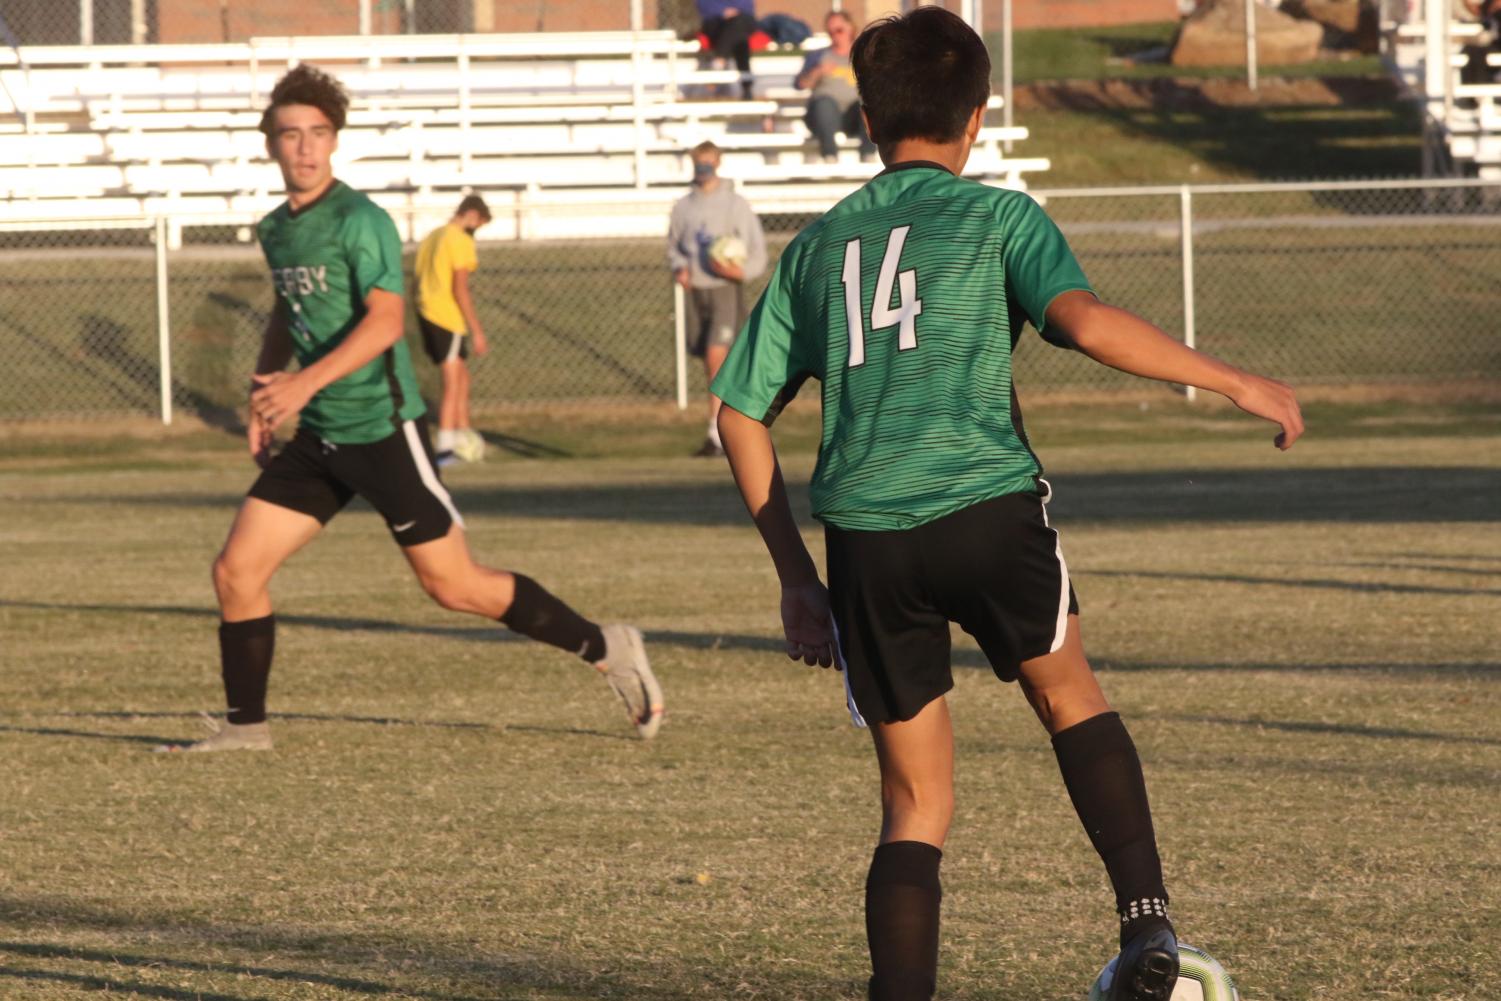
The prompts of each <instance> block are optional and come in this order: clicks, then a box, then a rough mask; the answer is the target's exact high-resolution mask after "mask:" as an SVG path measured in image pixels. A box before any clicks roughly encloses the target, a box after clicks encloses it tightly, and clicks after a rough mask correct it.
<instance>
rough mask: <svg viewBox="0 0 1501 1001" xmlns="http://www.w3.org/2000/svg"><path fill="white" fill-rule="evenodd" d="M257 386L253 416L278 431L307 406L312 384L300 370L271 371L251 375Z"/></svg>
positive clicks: (311, 396)
mask: <svg viewBox="0 0 1501 1001" xmlns="http://www.w3.org/2000/svg"><path fill="white" fill-rule="evenodd" d="M250 378H251V380H252V381H253V382H254V383H255V385H256V388H255V389H254V390H253V391H252V392H251V394H250V410H251V413H252V415H254V416H255V417H258V418H260V420H261V421H262V422H263V423H264V424H265V425H266V428H267V429H268V430H270V431H275V430H276V429H277V428H279V427H281V425H282V424H284V423H286V422H287V421H288V420H290V419H291V418H293V417H296V416H297V415H298V414H299V413H300V412H301V411H302V408H303V407H305V406H307V404H308V401H309V400H311V399H312V398H313V392H314V390H313V387H312V385H311V384H310V383H309V382H308V380H307V379H305V378H304V377H303V376H302V374H301V373H292V372H271V373H268V374H266V375H253V376H251V377H250Z"/></svg>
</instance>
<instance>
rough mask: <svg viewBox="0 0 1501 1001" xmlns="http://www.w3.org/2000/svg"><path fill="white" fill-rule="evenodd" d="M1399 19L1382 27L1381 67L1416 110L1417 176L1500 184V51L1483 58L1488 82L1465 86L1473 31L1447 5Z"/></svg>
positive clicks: (1428, 4) (1476, 30) (1426, 5)
mask: <svg viewBox="0 0 1501 1001" xmlns="http://www.w3.org/2000/svg"><path fill="white" fill-rule="evenodd" d="M1412 7H1413V9H1411V10H1409V11H1406V13H1407V14H1408V15H1409V16H1408V18H1407V19H1406V20H1401V21H1397V20H1391V21H1388V22H1387V23H1386V24H1384V25H1383V28H1384V38H1385V44H1384V52H1385V58H1386V62H1387V65H1388V67H1389V69H1390V70H1391V71H1392V73H1393V74H1394V76H1395V77H1396V78H1397V80H1398V81H1399V82H1400V84H1401V85H1402V89H1403V91H1404V92H1405V93H1406V94H1407V96H1408V97H1409V98H1411V99H1412V100H1414V101H1417V102H1419V103H1420V104H1421V105H1422V107H1423V109H1424V123H1423V131H1424V136H1423V138H1424V143H1423V173H1424V175H1425V176H1476V177H1480V178H1482V179H1484V180H1501V53H1498V52H1491V53H1488V54H1486V55H1485V56H1484V58H1485V62H1486V64H1487V68H1488V70H1489V76H1490V77H1491V81H1492V82H1486V83H1473V82H1472V83H1466V82H1464V80H1463V77H1462V72H1463V70H1464V69H1465V67H1466V65H1467V64H1468V63H1469V62H1470V60H1471V55H1470V53H1469V52H1467V51H1466V50H1467V49H1471V50H1473V49H1474V48H1475V41H1476V40H1477V39H1478V37H1479V36H1480V34H1481V26H1480V25H1479V24H1476V23H1474V22H1469V21H1459V20H1455V19H1453V18H1452V17H1451V15H1450V8H1449V6H1448V4H1447V3H1443V2H1436V0H1421V2H1418V3H1414V4H1413V5H1412Z"/></svg>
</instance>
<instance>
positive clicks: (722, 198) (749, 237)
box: [667, 177, 766, 288]
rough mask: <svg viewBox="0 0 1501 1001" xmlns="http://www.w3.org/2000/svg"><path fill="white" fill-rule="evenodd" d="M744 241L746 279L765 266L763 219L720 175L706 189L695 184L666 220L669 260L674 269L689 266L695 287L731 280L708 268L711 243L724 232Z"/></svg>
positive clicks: (725, 283) (714, 284)
mask: <svg viewBox="0 0 1501 1001" xmlns="http://www.w3.org/2000/svg"><path fill="white" fill-rule="evenodd" d="M731 235H733V236H738V237H740V239H742V240H744V241H745V249H746V251H747V252H748V255H747V257H746V259H745V265H744V268H745V279H746V281H750V280H751V279H753V278H756V277H758V276H759V275H760V274H761V272H763V271H765V270H766V237H765V235H764V234H762V232H761V220H760V219H757V218H756V213H755V212H753V211H751V207H750V203H749V202H747V201H746V200H745V199H744V198H741V197H740V196H739V195H737V194H735V188H734V185H733V184H732V183H731V182H730V181H728V180H726V179H725V178H723V177H721V178H720V179H719V186H718V187H716V188H715V189H714V190H713V191H712V192H708V193H705V192H704V191H703V190H702V189H700V188H698V187H695V188H694V189H693V190H692V191H690V192H689V193H688V194H687V195H684V196H683V197H682V198H680V199H678V202H677V204H676V205H674V206H673V207H672V218H671V221H670V222H668V224H667V263H668V265H669V266H670V267H671V268H672V270H673V271H674V272H675V271H677V270H678V269H679V268H687V269H688V273H689V276H690V279H691V281H690V283H691V284H692V286H693V287H694V288H720V287H721V286H724V285H728V284H730V282H729V279H726V278H721V277H719V276H718V275H716V274H715V273H714V272H712V271H710V270H709V244H711V243H713V242H714V240H715V239H716V238H718V237H721V236H731Z"/></svg>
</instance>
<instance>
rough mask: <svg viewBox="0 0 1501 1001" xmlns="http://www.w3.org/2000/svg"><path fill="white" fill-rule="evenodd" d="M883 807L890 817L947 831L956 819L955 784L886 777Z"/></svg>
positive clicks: (883, 787)
mask: <svg viewBox="0 0 1501 1001" xmlns="http://www.w3.org/2000/svg"><path fill="white" fill-rule="evenodd" d="M881 808H882V811H883V812H884V813H885V814H886V816H887V817H888V818H890V819H897V820H902V821H906V822H915V821H920V822H922V823H923V824H924V825H925V826H932V827H938V828H942V829H945V830H946V829H947V828H948V825H949V822H950V821H951V820H953V818H954V787H953V785H952V784H951V783H943V782H932V783H920V782H911V781H905V780H901V779H886V780H883V781H882V783H881Z"/></svg>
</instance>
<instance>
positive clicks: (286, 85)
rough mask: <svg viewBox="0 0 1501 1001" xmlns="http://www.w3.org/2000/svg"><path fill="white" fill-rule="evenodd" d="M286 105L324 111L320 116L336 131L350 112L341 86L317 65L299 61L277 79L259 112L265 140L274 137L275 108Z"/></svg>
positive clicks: (341, 126)
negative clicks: (298, 105)
mask: <svg viewBox="0 0 1501 1001" xmlns="http://www.w3.org/2000/svg"><path fill="white" fill-rule="evenodd" d="M289 104H306V105H308V106H310V107H314V108H317V109H318V110H319V111H321V112H323V117H325V118H327V119H328V120H329V123H330V124H331V125H333V127H334V131H335V132H338V131H339V130H340V129H342V128H343V127H344V119H345V116H346V115H347V114H348V112H349V93H348V91H346V90H345V89H344V85H343V84H341V83H340V82H339V81H337V80H335V79H334V78H333V77H331V76H329V75H328V74H327V73H325V72H323V71H322V70H320V69H319V68H318V67H316V66H313V65H310V64H309V63H299V64H297V65H296V66H294V67H292V68H291V69H290V70H288V71H287V72H286V75H285V76H283V77H282V78H281V79H280V80H278V81H276V86H275V88H273V89H272V91H271V103H270V104H269V105H267V106H266V110H265V111H264V112H263V113H262V114H261V132H262V133H263V134H264V135H265V136H266V138H267V139H270V138H273V136H272V129H274V128H275V127H276V109H277V108H284V107H286V106H287V105H289Z"/></svg>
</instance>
